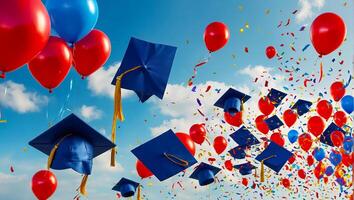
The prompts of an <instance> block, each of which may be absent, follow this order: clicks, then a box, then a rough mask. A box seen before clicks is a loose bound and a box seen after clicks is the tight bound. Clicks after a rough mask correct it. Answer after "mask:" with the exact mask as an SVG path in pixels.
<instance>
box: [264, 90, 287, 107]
mask: <svg viewBox="0 0 354 200" xmlns="http://www.w3.org/2000/svg"><path fill="white" fill-rule="evenodd" d="M286 95H287V94H286V93H284V92H281V91H279V90H276V89H274V88H272V89H270V91H269V93H268V95H267V97H268V98H269V100H270V101H271V102H272V103H273V104H274V106H275V107H278V106H279V104H280V103H281V101H282V100H283V99H284V98H285V97H286Z"/></svg>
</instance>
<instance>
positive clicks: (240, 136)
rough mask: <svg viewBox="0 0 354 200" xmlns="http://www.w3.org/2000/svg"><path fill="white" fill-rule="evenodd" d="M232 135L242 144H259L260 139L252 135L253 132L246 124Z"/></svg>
mask: <svg viewBox="0 0 354 200" xmlns="http://www.w3.org/2000/svg"><path fill="white" fill-rule="evenodd" d="M230 137H231V138H232V139H233V140H234V141H235V142H237V144H238V145H240V146H252V145H256V144H259V141H258V139H257V138H256V137H255V136H254V135H252V133H251V132H250V131H249V130H248V129H247V128H246V127H245V126H242V127H241V128H239V129H238V130H237V131H235V132H234V133H232V134H231V135H230Z"/></svg>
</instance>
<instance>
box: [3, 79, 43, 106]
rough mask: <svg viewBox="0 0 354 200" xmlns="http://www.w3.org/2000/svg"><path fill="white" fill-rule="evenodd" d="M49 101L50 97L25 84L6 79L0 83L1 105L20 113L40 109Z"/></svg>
mask: <svg viewBox="0 0 354 200" xmlns="http://www.w3.org/2000/svg"><path fill="white" fill-rule="evenodd" d="M47 103H48V97H46V96H43V95H39V94H37V93H35V92H30V91H28V90H27V89H26V87H25V86H24V85H23V84H19V83H15V82H13V81H6V82H5V83H2V84H0V105H1V106H4V107H7V108H11V109H13V110H14V111H16V112H19V113H27V112H36V111H39V109H40V106H42V105H45V104H47Z"/></svg>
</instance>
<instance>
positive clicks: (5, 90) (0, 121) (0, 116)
mask: <svg viewBox="0 0 354 200" xmlns="http://www.w3.org/2000/svg"><path fill="white" fill-rule="evenodd" d="M4 88H5V89H4V95H3V96H4V99H5V97H6V94H7V86H6V85H5V83H4ZM0 123H7V120H6V119H3V118H2V112H1V104H0Z"/></svg>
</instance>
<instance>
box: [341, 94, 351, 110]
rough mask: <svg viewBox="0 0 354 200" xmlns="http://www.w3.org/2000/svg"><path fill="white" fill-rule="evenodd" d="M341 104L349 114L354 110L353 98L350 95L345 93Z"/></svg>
mask: <svg viewBox="0 0 354 200" xmlns="http://www.w3.org/2000/svg"><path fill="white" fill-rule="evenodd" d="M341 105H342V108H343V110H344V111H345V112H346V113H348V114H349V115H350V114H351V113H352V112H353V110H354V98H353V96H351V95H346V96H344V97H343V98H342V100H341Z"/></svg>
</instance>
